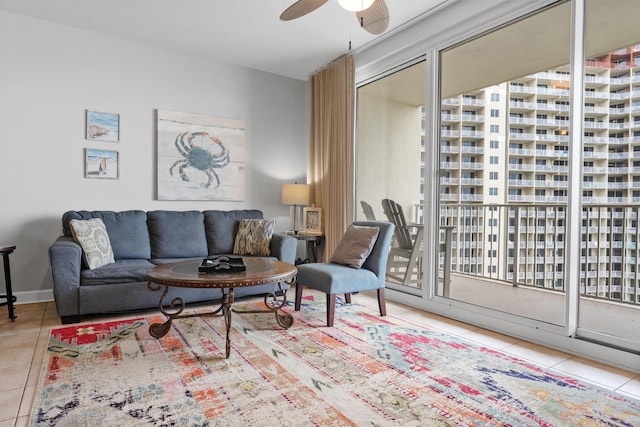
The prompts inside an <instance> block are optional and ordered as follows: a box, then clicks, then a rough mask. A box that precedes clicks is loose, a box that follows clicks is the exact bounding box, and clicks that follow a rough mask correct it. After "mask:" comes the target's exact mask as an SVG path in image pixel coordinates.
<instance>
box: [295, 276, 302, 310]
mask: <svg viewBox="0 0 640 427" xmlns="http://www.w3.org/2000/svg"><path fill="white" fill-rule="evenodd" d="M301 303H302V283H300V282H297V283H296V303H295V305H294V310H295V311H300V304H301Z"/></svg>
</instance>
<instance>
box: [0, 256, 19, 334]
mask: <svg viewBox="0 0 640 427" xmlns="http://www.w3.org/2000/svg"><path fill="white" fill-rule="evenodd" d="M15 249H16V246H15V245H0V253H1V254H2V260H3V261H4V281H5V286H6V292H7V293H6V294H3V295H0V298H5V299H6V300H7V302H1V303H0V307H1V306H3V305H6V306H7V307H8V308H9V319H11V321H12V322H13V321H14V320H15V318H16V315H15V314H14V313H13V303H14V302H16V297H15V296H13V293H12V292H11V270H10V269H9V254H10V253H12V252H13V251H14V250H15Z"/></svg>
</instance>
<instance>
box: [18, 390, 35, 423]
mask: <svg viewBox="0 0 640 427" xmlns="http://www.w3.org/2000/svg"><path fill="white" fill-rule="evenodd" d="M36 390H37V387H36V386H28V387H26V388H25V389H24V394H23V395H22V401H21V402H20V408H19V410H18V417H24V416H27V417H28V416H29V415H30V414H31V407H32V406H33V401H34V399H35V396H36Z"/></svg>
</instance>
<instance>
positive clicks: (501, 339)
mask: <svg viewBox="0 0 640 427" xmlns="http://www.w3.org/2000/svg"><path fill="white" fill-rule="evenodd" d="M463 338H464V339H466V340H469V341H472V342H474V343H475V344H478V345H481V346H484V347H488V348H492V349H496V350H502V349H504V348H507V347H510V346H512V345H514V344H518V343H521V342H522V340H520V339H518V338H514V337H510V336H508V335H503V334H500V333H498V332H491V331H486V330H475V331H470V332H468V333H466V334H464V335H463Z"/></svg>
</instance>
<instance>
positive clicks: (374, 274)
mask: <svg viewBox="0 0 640 427" xmlns="http://www.w3.org/2000/svg"><path fill="white" fill-rule="evenodd" d="M353 224H354V225H359V226H368V227H378V228H379V229H380V231H379V233H378V238H377V239H376V243H375V244H374V246H373V249H372V250H371V253H370V254H369V256H368V257H367V259H366V261H365V262H364V264H363V265H362V268H360V269H356V268H352V267H349V266H346V265H342V264H334V263H330V262H324V263H312V264H304V265H299V266H298V276H297V280H296V301H295V310H296V311H300V305H301V302H302V290H303V287H304V286H307V287H309V288H312V289H316V290H318V291H320V292H324V293H325V294H326V295H327V326H333V320H334V313H335V307H336V295H337V294H344V296H345V300H346V301H347V303H351V294H352V293H355V292H359V291H366V290H370V289H377V290H378V307H379V309H380V315H381V316H386V314H387V309H386V304H385V299H384V288H385V272H386V270H387V259H388V257H389V247H390V245H391V239H392V237H393V230H394V228H395V226H394V225H393V224H391V223H388V222H382V221H356V222H354V223H353Z"/></svg>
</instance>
